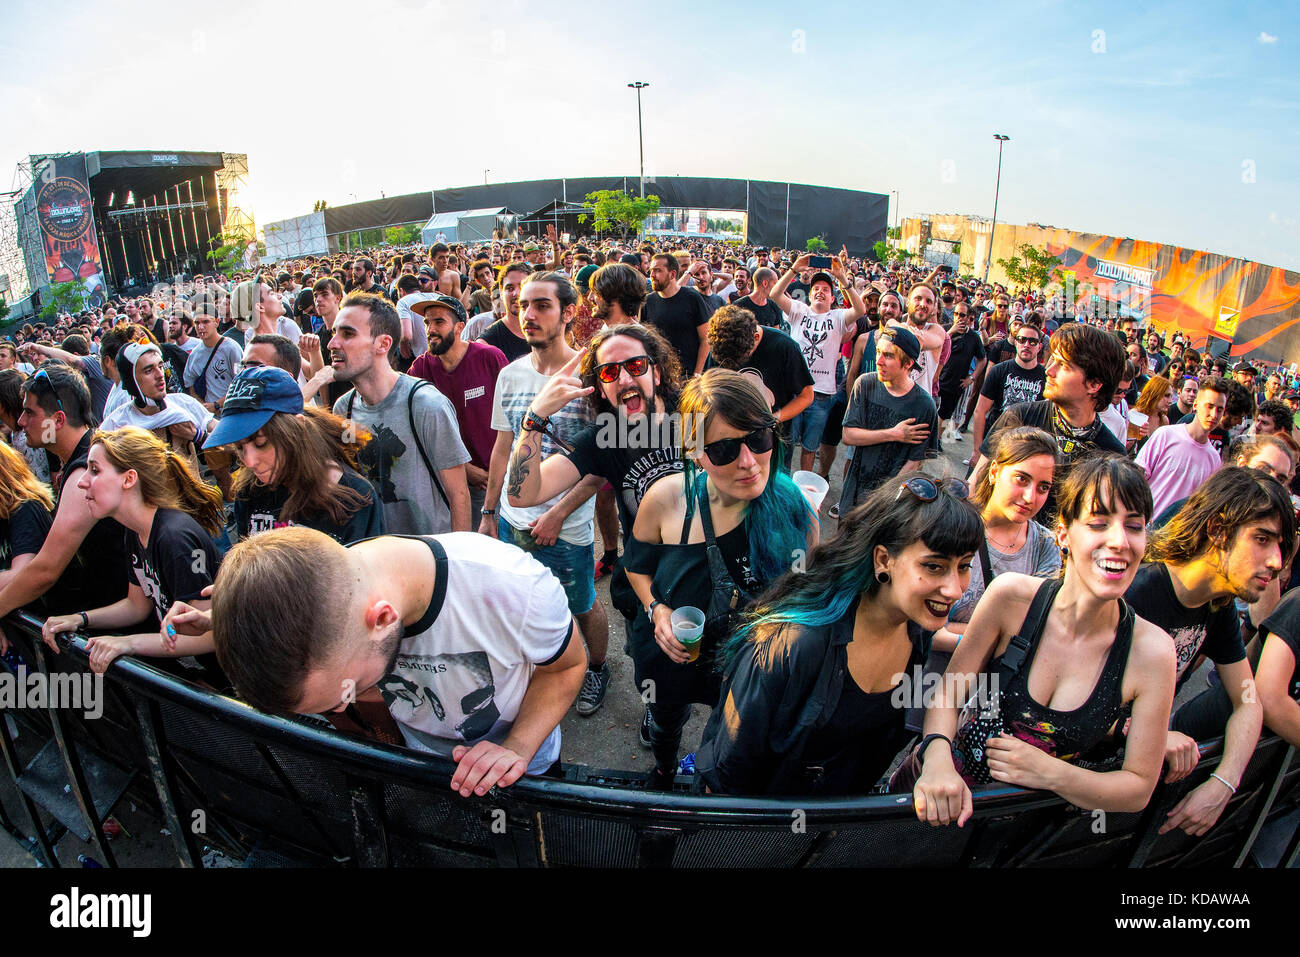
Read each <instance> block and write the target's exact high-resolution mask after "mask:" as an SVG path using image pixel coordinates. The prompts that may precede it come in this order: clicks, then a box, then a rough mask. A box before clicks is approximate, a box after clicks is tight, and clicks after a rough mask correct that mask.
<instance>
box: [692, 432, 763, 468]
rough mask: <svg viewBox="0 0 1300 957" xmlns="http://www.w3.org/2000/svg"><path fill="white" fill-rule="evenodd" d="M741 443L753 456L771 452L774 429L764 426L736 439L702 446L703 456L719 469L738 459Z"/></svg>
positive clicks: (722, 440)
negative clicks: (747, 447)
mask: <svg viewBox="0 0 1300 957" xmlns="http://www.w3.org/2000/svg"><path fill="white" fill-rule="evenodd" d="M742 442H743V443H745V445H747V446H749V451H751V452H753V453H754V454H755V455H762V454H763V453H764V452H771V451H772V446H773V445H775V444H776V429H775V428H773V427H772V426H770V425H765V426H763V427H762V428H757V429H755V430H754V431H753V432H750V433H749V434H748V435H746V436H743V437H741V438H738V439H718V441H716V442H710V443H709V444H708V445H706V446H704V454H705V455H707V456H708V457H709V461H710V462H712V463H713V464H714V465H716V466H718V467H719V468H721V467H722V466H724V465H730V464H731V463H732V462H734V461H736V459H738V458H739V457H740V444H741V443H742Z"/></svg>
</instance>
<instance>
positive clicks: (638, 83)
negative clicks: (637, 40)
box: [628, 80, 650, 199]
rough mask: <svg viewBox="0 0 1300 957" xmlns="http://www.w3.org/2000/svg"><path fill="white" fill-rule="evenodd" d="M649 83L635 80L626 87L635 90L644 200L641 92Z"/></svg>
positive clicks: (643, 137) (643, 141)
mask: <svg viewBox="0 0 1300 957" xmlns="http://www.w3.org/2000/svg"><path fill="white" fill-rule="evenodd" d="M649 85H650V84H649V83H642V82H641V81H640V80H637V81H636V82H635V83H629V84H628V86H629V87H631V88H632V89H634V90H636V138H637V144H638V146H639V151H640V154H641V198H642V199H645V135H644V134H643V133H642V131H641V91H642V90H644V89H645V88H646V87H647V86H649Z"/></svg>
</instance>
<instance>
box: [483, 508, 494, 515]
mask: <svg viewBox="0 0 1300 957" xmlns="http://www.w3.org/2000/svg"><path fill="white" fill-rule="evenodd" d="M496 513H497V510H496V509H495V508H481V509H479V514H481V515H495V514H496Z"/></svg>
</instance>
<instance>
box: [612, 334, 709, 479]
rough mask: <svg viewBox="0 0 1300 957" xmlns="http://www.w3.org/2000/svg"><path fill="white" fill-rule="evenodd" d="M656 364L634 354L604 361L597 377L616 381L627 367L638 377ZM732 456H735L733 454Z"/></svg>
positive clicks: (647, 357) (633, 375) (629, 371)
mask: <svg viewBox="0 0 1300 957" xmlns="http://www.w3.org/2000/svg"><path fill="white" fill-rule="evenodd" d="M652 365H654V360H653V359H651V358H650V357H649V356H633V357H632V358H631V359H624V360H623V361H622V362H602V363H601V364H600V365H598V366H596V378H597V379H599V380H600V381H601V382H614V381H615V380H617V379H618V370H619V369H620V368H623V369H626V370H627V374H628V375H630V376H632V377H633V378H636V377H637V376H641V375H645V374H646V373H647V372H649V371H650V367H651V366H652ZM732 458H735V456H734V455H733V456H732Z"/></svg>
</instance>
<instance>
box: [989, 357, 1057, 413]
mask: <svg viewBox="0 0 1300 957" xmlns="http://www.w3.org/2000/svg"><path fill="white" fill-rule="evenodd" d="M1046 382H1047V370H1046V369H1044V368H1043V367H1042V366H1040V365H1037V364H1035V366H1034V367H1033V368H1032V369H1024V368H1021V366H1020V364H1019V363H1018V362H1016V360H1015V359H1008V360H1007V361H1006V362H999V363H998V364H997V365H995V366H994V367H993V368H992V369H989V371H988V374H987V375H986V376H984V387H983V388H982V389H980V395H982V396H987V397H988V398H989V399H990V400H991V401H992V402H993V407H992V408H991V409H989V414H988V418H987V419H986V420H985V421H987V422H996V421H997V420H998V416H1000V415H1001V414H1002V413H1003V412H1004V411H1005V410H1006V409H1007V407H1008V406H1012V405H1018V404H1020V403H1021V402H1037V401H1038V400H1039V399H1041V398H1042V397H1043V385H1044V384H1045V383H1046Z"/></svg>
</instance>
